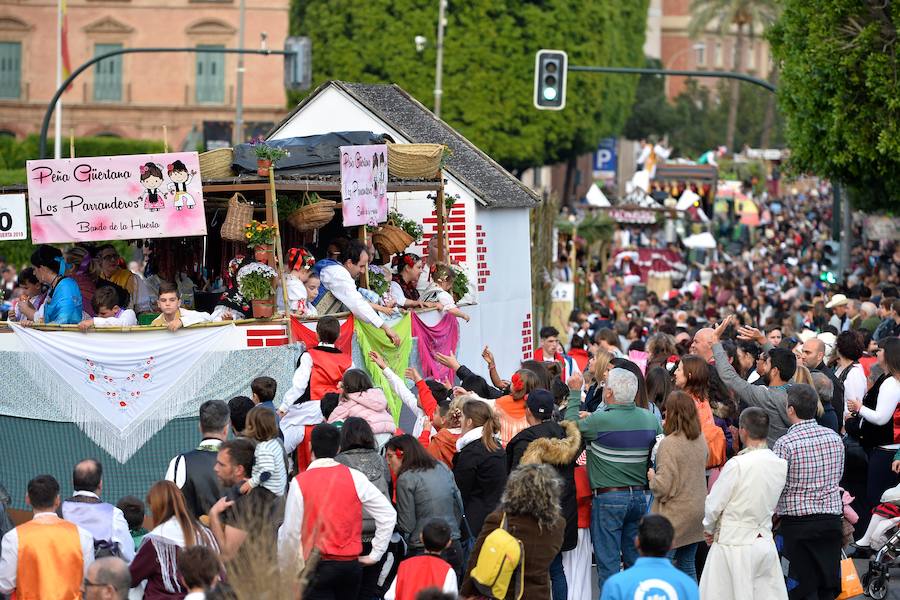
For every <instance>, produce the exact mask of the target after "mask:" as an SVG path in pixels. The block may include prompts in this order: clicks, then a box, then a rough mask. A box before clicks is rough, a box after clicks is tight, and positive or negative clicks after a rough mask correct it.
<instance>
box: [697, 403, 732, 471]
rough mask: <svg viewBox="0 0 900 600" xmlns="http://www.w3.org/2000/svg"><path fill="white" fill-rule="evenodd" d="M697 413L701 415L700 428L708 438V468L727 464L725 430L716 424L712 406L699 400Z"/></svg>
mask: <svg viewBox="0 0 900 600" xmlns="http://www.w3.org/2000/svg"><path fill="white" fill-rule="evenodd" d="M696 404H697V415H698V416H699V417H700V430H701V431H702V432H703V439H705V440H706V449H707V454H706V468H707V469H712V468H715V467H721V466H722V465H724V464H725V432H724V431H722V428H721V427H719V426H718V425H716V420H715V419H714V418H713V414H712V407H711V406H710V405H709V403H708V402H698V403H696Z"/></svg>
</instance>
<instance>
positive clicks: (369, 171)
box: [341, 144, 388, 227]
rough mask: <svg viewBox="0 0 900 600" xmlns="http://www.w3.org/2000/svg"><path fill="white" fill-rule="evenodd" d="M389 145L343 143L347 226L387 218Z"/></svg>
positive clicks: (370, 222)
mask: <svg viewBox="0 0 900 600" xmlns="http://www.w3.org/2000/svg"><path fill="white" fill-rule="evenodd" d="M387 179H388V168H387V146H386V145H385V144H379V145H372V146H341V198H342V199H343V202H342V212H343V216H344V227H349V226H351V225H375V224H377V223H384V222H385V221H386V220H387Z"/></svg>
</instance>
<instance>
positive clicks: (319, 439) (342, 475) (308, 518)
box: [278, 423, 397, 600]
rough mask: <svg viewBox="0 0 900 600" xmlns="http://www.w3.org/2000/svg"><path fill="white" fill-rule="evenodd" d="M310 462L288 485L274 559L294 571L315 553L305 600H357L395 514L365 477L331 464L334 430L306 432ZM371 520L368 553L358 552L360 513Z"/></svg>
mask: <svg viewBox="0 0 900 600" xmlns="http://www.w3.org/2000/svg"><path fill="white" fill-rule="evenodd" d="M310 442H311V447H312V458H313V461H312V462H311V463H309V467H308V468H307V469H306V471H304V472H303V473H300V474H299V475H297V477H295V478H294V480H293V481H292V482H291V484H290V490H289V491H288V495H287V501H286V502H285V511H284V523H283V524H282V526H281V529H279V530H278V559H279V562H280V564H281V567H282V569H283V570H287V572H288V573H289V574H294V573H299V571H300V569H301V568H302V566H303V564H304V561H305V560H307V559H308V558H309V555H310V553H312V551H313V549H315V550H318V552H319V562H318V564H317V565H316V570H315V573H314V574H313V579H312V581H311V582H310V584H309V586H308V587H307V589H306V591H305V593H304V596H303V597H304V599H305V600H318V599H320V598H322V599H324V598H327V599H329V600H339V599H343V598H356V596H357V593H358V592H359V586H360V583H361V581H362V569H363V567H364V566H368V565H374V564H377V563H378V561H379V560H380V559H381V557H382V555H384V553H385V551H386V550H387V547H388V542H390V539H391V534H392V533H393V531H394V526H395V525H396V524H397V511H395V510H394V507H393V506H391V503H390V501H389V500H388V499H387V498H386V497H385V496H384V494H382V493H381V492H380V491H379V490H378V488H377V487H375V485H374V484H373V483H372V482H371V481H369V478H368V477H366V476H365V475H363V474H362V473H360V472H359V471H357V470H355V469H351V468H349V467H346V466H344V465H342V464H340V463H339V462H337V461H336V460H334V457H335V456H337V453H338V450H339V449H340V445H341V433H340V431H339V430H338V428H337V427H335V426H334V425H331V424H328V423H320V424H318V425H316V426H315V427H313V430H312V433H311V434H310ZM363 509H365V511H366V515H367V516H369V517H371V518H373V519H374V520H375V536H374V537H373V538H372V551H371V552H369V554H366V555H365V556H360V554H362V549H363V546H362V514H363Z"/></svg>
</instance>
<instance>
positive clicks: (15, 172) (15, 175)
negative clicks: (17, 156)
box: [0, 169, 25, 187]
mask: <svg viewBox="0 0 900 600" xmlns="http://www.w3.org/2000/svg"><path fill="white" fill-rule="evenodd" d="M24 184H25V169H0V187H2V186H5V185H24Z"/></svg>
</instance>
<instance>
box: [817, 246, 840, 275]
mask: <svg viewBox="0 0 900 600" xmlns="http://www.w3.org/2000/svg"><path fill="white" fill-rule="evenodd" d="M819 267H820V268H821V269H822V273H821V274H820V275H819V279H820V280H821V281H825V282H827V283H835V281H837V277H835V273H838V272H840V269H841V243H840V242H836V241H834V240H831V241H828V242H825V248H824V250H823V253H822V262H820V263H819Z"/></svg>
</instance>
